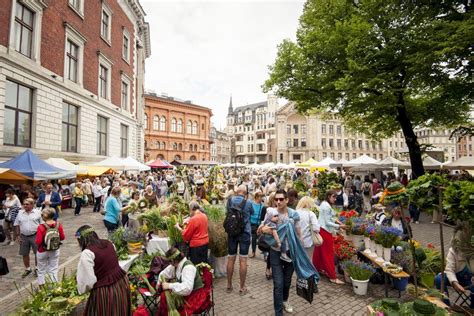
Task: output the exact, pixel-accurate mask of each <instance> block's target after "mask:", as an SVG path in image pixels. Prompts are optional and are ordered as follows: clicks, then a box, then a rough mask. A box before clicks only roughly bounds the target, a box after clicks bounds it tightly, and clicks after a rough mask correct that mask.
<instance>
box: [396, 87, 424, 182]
mask: <svg viewBox="0 0 474 316" xmlns="http://www.w3.org/2000/svg"><path fill="white" fill-rule="evenodd" d="M397 111H398V115H397V121H398V122H399V123H400V126H401V127H402V131H403V136H404V137H405V142H406V143H407V146H408V152H409V154H410V163H411V170H412V179H416V178H418V177H419V176H421V175H423V174H424V173H425V169H424V167H423V160H422V159H421V149H420V144H418V139H417V137H416V135H415V132H414V131H413V125H412V124H411V121H410V118H409V117H408V113H407V110H406V108H405V100H404V98H403V93H402V92H400V93H399V95H398V106H397Z"/></svg>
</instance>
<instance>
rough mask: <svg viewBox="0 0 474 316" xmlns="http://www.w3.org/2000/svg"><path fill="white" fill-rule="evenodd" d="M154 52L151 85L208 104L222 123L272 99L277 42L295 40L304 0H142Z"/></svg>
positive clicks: (149, 61)
mask: <svg viewBox="0 0 474 316" xmlns="http://www.w3.org/2000/svg"><path fill="white" fill-rule="evenodd" d="M140 3H141V4H142V6H143V8H144V10H145V12H146V14H147V16H146V20H147V21H148V22H149V23H150V37H151V51H152V55H151V57H150V58H149V59H147V61H146V78H145V87H146V88H147V89H151V90H154V91H155V92H157V93H161V92H166V93H168V95H170V96H173V97H177V98H180V99H184V100H192V101H193V103H195V104H198V105H202V106H207V107H210V108H211V109H212V111H213V113H214V117H213V119H212V120H213V122H214V123H215V125H216V127H218V128H222V127H224V126H225V117H226V114H227V106H228V104H229V97H230V94H232V99H233V104H234V107H237V106H241V105H245V104H247V103H254V102H260V101H264V100H266V96H265V95H264V94H263V93H262V89H261V85H262V84H263V83H264V81H265V80H266V79H267V77H268V69H267V66H268V65H270V64H272V63H273V62H274V60H275V56H276V52H277V45H278V44H279V43H280V42H281V41H282V40H283V39H285V38H291V39H295V34H296V29H297V26H298V18H299V16H300V15H301V13H302V10H303V4H304V1H303V0H286V1H275V0H273V1H272V0H254V1H250V0H234V1H231V0H220V1H203V0H182V1H178V0H169V1H162V0H158V1H153V0H148V1H147V0H142V1H140Z"/></svg>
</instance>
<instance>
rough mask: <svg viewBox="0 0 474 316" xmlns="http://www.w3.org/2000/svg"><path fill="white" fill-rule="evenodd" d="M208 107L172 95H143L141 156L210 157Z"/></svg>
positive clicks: (201, 158) (172, 158)
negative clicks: (143, 146) (143, 135)
mask: <svg viewBox="0 0 474 316" xmlns="http://www.w3.org/2000/svg"><path fill="white" fill-rule="evenodd" d="M211 116H212V111H211V109H208V108H206V107H203V106H199V105H195V104H192V103H191V101H181V100H178V99H175V98H173V97H168V96H158V95H156V94H154V93H149V94H146V95H145V116H144V117H145V119H144V127H145V160H146V161H148V160H152V159H156V158H162V159H165V160H168V161H169V162H171V161H173V160H201V161H202V160H204V161H209V160H210V159H211V153H210V150H211V149H210V145H211V143H212V139H211V137H210V131H211Z"/></svg>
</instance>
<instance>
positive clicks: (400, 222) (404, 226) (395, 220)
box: [383, 207, 411, 241]
mask: <svg viewBox="0 0 474 316" xmlns="http://www.w3.org/2000/svg"><path fill="white" fill-rule="evenodd" d="M384 216H385V215H384ZM384 218H385V217H384ZM383 225H385V226H389V227H394V228H397V229H398V230H399V231H401V232H402V235H401V236H400V239H401V240H403V241H408V239H409V235H408V231H410V232H411V227H410V224H409V223H407V222H406V220H405V219H404V218H403V217H402V211H401V210H400V207H396V208H394V209H393V210H392V215H391V216H390V217H387V218H385V219H384V221H383Z"/></svg>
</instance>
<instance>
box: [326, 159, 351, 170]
mask: <svg viewBox="0 0 474 316" xmlns="http://www.w3.org/2000/svg"><path fill="white" fill-rule="evenodd" d="M348 162H349V161H347V160H346V159H344V158H343V159H340V160H338V161H336V162H334V163H332V164H330V165H329V167H330V168H338V167H339V168H341V167H345V166H346V165H347V163H348Z"/></svg>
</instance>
